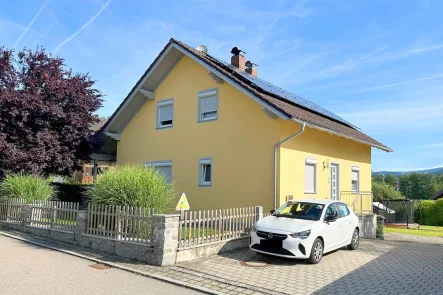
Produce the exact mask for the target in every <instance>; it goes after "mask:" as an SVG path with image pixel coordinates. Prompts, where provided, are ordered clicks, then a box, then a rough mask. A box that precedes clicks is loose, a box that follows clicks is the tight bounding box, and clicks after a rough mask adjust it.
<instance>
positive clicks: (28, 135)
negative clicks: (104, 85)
mask: <svg viewBox="0 0 443 295" xmlns="http://www.w3.org/2000/svg"><path fill="white" fill-rule="evenodd" d="M93 86H94V81H93V80H91V79H90V77H89V75H88V74H77V73H73V72H72V71H71V70H68V69H66V68H65V65H64V60H63V59H62V58H58V57H52V56H51V55H50V54H47V53H46V52H45V50H44V49H37V50H36V51H31V50H22V51H20V52H18V53H17V54H15V52H14V51H13V50H7V49H5V48H0V179H1V178H2V177H4V176H5V174H6V173H9V172H26V173H38V174H43V175H50V174H57V175H68V174H70V173H71V172H72V171H74V170H75V169H77V168H78V166H79V163H80V162H81V161H82V160H87V159H88V157H89V155H90V152H91V148H92V146H93V145H91V142H90V140H91V138H94V137H93V136H92V135H93V134H92V132H91V130H90V129H89V127H90V126H91V125H92V124H94V123H95V122H97V120H98V118H97V116H95V115H94V112H95V111H97V110H98V109H99V108H100V107H101V104H102V94H101V92H100V91H98V90H97V89H95V88H93Z"/></svg>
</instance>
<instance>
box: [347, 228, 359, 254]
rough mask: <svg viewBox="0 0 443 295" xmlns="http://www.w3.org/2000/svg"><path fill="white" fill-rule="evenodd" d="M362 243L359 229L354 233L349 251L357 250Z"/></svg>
mask: <svg viewBox="0 0 443 295" xmlns="http://www.w3.org/2000/svg"><path fill="white" fill-rule="evenodd" d="M359 243H360V236H359V232H358V229H355V230H354V232H353V233H352V240H351V243H350V244H349V245H348V249H349V250H356V249H357V248H358V244H359Z"/></svg>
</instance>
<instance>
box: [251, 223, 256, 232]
mask: <svg viewBox="0 0 443 295" xmlns="http://www.w3.org/2000/svg"><path fill="white" fill-rule="evenodd" d="M251 231H252V232H254V233H255V232H256V231H257V228H256V227H255V223H254V225H253V226H252V229H251Z"/></svg>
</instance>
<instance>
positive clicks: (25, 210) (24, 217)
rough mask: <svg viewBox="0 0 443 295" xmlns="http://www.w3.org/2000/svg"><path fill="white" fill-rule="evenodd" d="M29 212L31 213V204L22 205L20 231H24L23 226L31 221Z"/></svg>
mask: <svg viewBox="0 0 443 295" xmlns="http://www.w3.org/2000/svg"><path fill="white" fill-rule="evenodd" d="M31 213H32V208H31V205H23V206H22V211H21V216H20V220H21V227H22V229H21V231H25V227H26V226H27V225H29V224H30V223H31Z"/></svg>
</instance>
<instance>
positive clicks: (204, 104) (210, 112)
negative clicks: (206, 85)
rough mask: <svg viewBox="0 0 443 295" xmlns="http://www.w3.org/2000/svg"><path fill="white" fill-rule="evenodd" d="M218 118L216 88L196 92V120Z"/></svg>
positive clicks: (202, 120) (203, 120)
mask: <svg viewBox="0 0 443 295" xmlns="http://www.w3.org/2000/svg"><path fill="white" fill-rule="evenodd" d="M217 119H218V92H217V90H208V91H202V92H200V93H199V94H198V121H199V122H205V121H211V120H217Z"/></svg>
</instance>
